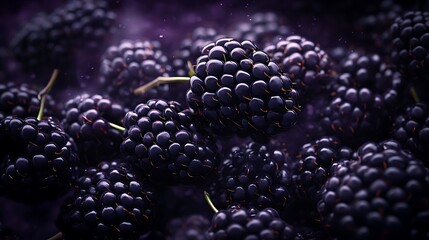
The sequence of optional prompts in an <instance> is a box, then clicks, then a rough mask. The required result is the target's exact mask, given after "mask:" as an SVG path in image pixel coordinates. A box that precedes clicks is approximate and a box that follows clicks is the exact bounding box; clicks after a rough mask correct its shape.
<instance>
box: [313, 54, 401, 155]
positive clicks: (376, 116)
mask: <svg viewBox="0 0 429 240" xmlns="http://www.w3.org/2000/svg"><path fill="white" fill-rule="evenodd" d="M342 71H343V73H341V74H340V75H339V76H338V78H337V79H336V82H335V83H334V84H332V85H331V86H330V88H331V89H332V94H331V95H332V99H331V101H330V103H329V104H328V105H327V106H326V107H324V108H323V109H322V110H321V111H320V119H321V120H320V125H321V126H322V128H323V129H324V130H325V131H326V133H325V134H327V135H336V136H337V137H338V138H339V139H340V140H341V141H342V142H343V143H344V144H345V145H347V146H350V147H358V146H360V145H361V144H362V143H364V142H366V141H370V140H374V141H375V140H382V139H385V138H387V136H388V131H389V126H390V123H391V122H392V121H393V119H392V118H393V116H394V115H396V112H397V111H398V109H399V107H400V99H402V96H403V95H402V94H403V93H402V91H403V81H402V78H401V77H400V75H399V74H395V72H394V70H393V69H391V68H389V67H388V66H386V65H385V64H382V63H381V60H380V57H379V56H378V55H375V54H374V55H360V54H351V55H349V57H348V59H347V60H346V61H345V62H344V63H343V66H342Z"/></svg>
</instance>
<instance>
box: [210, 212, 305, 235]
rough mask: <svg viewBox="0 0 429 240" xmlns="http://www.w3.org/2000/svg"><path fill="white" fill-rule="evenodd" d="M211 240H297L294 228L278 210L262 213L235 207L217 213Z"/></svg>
mask: <svg viewBox="0 0 429 240" xmlns="http://www.w3.org/2000/svg"><path fill="white" fill-rule="evenodd" d="M208 234H209V239H211V240H226V239H228V240H229V239H231V240H232V239H237V240H238V239H295V238H296V237H297V233H296V231H295V229H294V227H293V226H291V225H289V224H288V223H286V222H285V221H283V220H282V219H281V218H280V217H279V215H278V213H277V211H276V210H274V209H272V208H265V209H263V210H261V211H258V210H255V209H252V208H250V209H246V208H241V207H236V206H233V207H231V208H228V209H226V210H221V211H219V212H217V213H216V214H215V215H214V216H213V218H212V221H211V226H210V229H209V232H208Z"/></svg>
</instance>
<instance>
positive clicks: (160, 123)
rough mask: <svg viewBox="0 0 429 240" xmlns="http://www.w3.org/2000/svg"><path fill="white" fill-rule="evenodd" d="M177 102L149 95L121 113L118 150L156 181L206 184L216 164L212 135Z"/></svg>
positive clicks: (215, 168) (215, 147) (215, 148)
mask: <svg viewBox="0 0 429 240" xmlns="http://www.w3.org/2000/svg"><path fill="white" fill-rule="evenodd" d="M181 111H182V109H181V106H180V104H178V103H177V102H173V101H171V102H166V101H164V100H156V99H151V100H149V101H148V102H147V103H142V104H139V105H137V107H136V108H135V109H134V110H133V111H130V112H128V113H127V114H126V115H125V117H124V125H125V128H126V134H125V137H126V138H125V140H124V141H123V142H122V144H121V152H122V153H123V155H124V156H125V157H127V158H128V159H129V161H131V162H132V164H133V165H135V166H136V167H137V168H138V169H140V170H141V171H143V172H145V173H146V174H147V175H149V177H150V178H151V179H152V180H154V181H157V182H164V183H169V184H177V183H185V184H197V185H200V184H206V183H207V181H208V180H209V179H210V178H211V177H212V176H213V175H214V173H215V172H216V170H217V167H218V165H219V160H218V157H217V153H216V151H217V146H216V142H215V141H214V138H213V137H212V136H210V135H208V134H207V133H205V132H204V131H202V129H200V128H197V126H196V125H194V124H193V123H192V121H190V118H191V117H192V114H191V113H190V112H189V111H182V112H181Z"/></svg>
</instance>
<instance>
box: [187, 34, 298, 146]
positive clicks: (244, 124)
mask: <svg viewBox="0 0 429 240" xmlns="http://www.w3.org/2000/svg"><path fill="white" fill-rule="evenodd" d="M186 100H187V102H188V105H189V107H190V109H191V110H192V111H193V112H194V113H195V114H196V115H199V116H203V117H204V118H205V119H206V120H207V122H208V124H209V127H210V128H211V129H213V131H214V132H216V133H218V134H221V135H231V134H236V133H238V134H241V135H244V136H249V135H250V136H252V137H253V139H254V140H256V141H258V140H259V141H263V140H266V138H267V137H268V136H272V135H275V134H276V133H278V132H281V131H285V130H286V129H289V128H290V127H292V126H293V125H294V124H295V123H296V120H297V118H298V111H299V109H300V107H299V106H298V103H297V100H298V93H297V91H296V90H295V89H294V83H293V82H292V81H291V80H290V79H289V78H288V77H287V76H286V75H283V74H282V73H281V71H280V70H279V67H278V66H277V65H276V64H275V63H274V62H272V61H270V58H269V57H268V55H267V54H266V53H265V52H262V51H259V50H258V48H257V47H256V46H255V45H254V44H253V43H252V42H250V41H247V40H245V41H243V42H238V41H236V40H234V39H231V38H222V39H219V40H218V41H216V42H214V43H210V44H208V45H206V46H205V47H204V48H203V50H202V55H201V57H199V58H198V60H197V64H196V67H195V75H194V76H192V77H191V80H190V90H189V91H188V93H187V96H186Z"/></svg>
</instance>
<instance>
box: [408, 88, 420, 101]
mask: <svg viewBox="0 0 429 240" xmlns="http://www.w3.org/2000/svg"><path fill="white" fill-rule="evenodd" d="M410 93H411V96H412V97H413V99H414V102H416V103H418V102H420V98H419V95H418V94H417V91H416V89H415V88H414V86H411V88H410Z"/></svg>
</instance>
